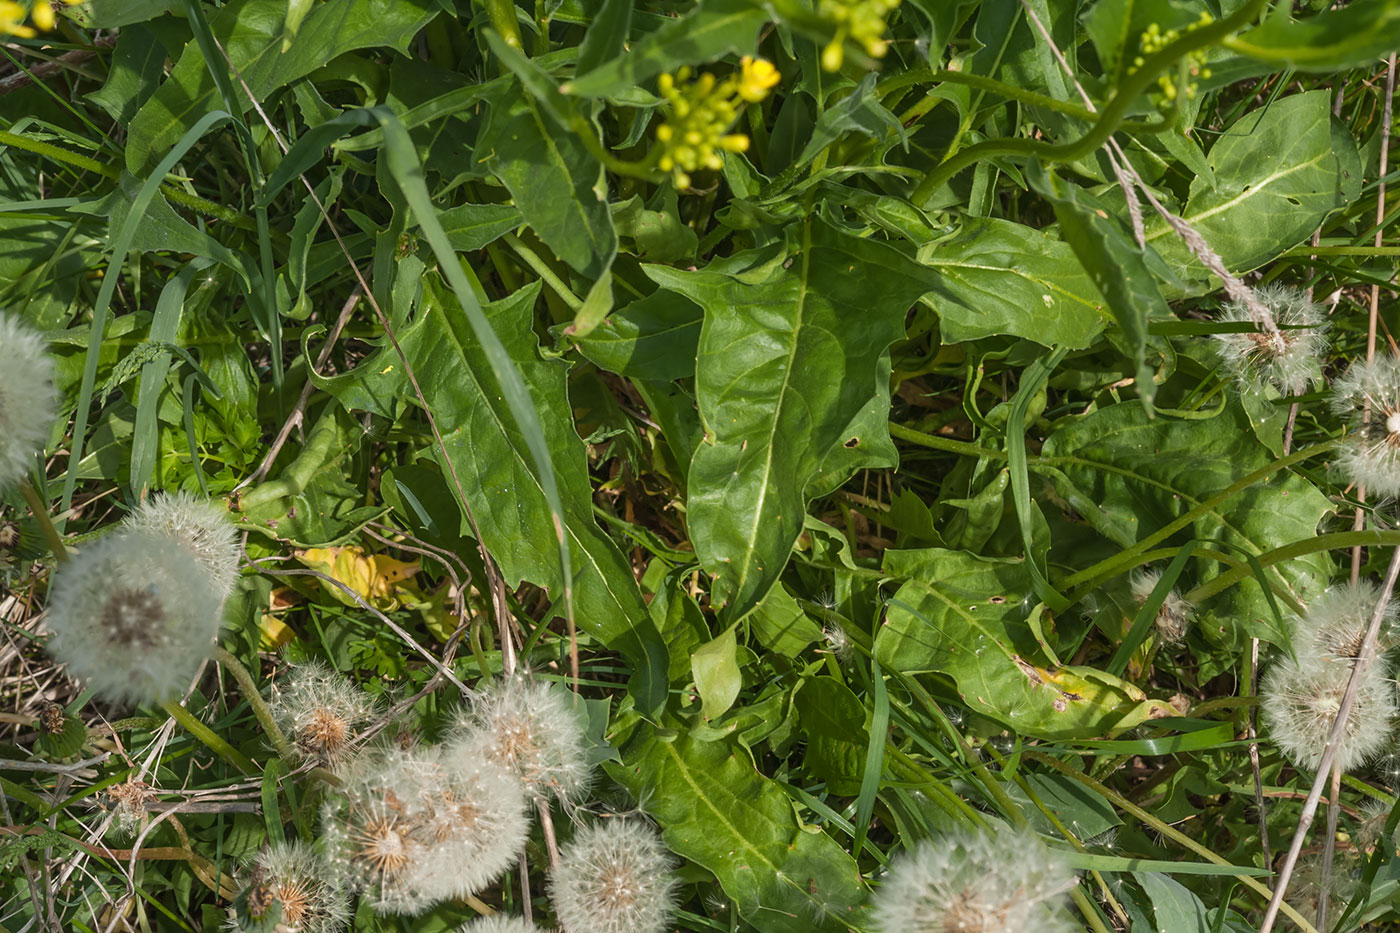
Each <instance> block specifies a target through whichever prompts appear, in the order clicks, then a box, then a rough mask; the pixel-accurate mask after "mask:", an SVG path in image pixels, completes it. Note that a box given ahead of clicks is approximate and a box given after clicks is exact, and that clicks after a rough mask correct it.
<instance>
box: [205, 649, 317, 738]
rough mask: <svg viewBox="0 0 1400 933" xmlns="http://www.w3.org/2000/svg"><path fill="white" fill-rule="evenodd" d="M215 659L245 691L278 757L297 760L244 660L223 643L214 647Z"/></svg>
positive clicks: (244, 694)
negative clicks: (239, 658)
mask: <svg viewBox="0 0 1400 933" xmlns="http://www.w3.org/2000/svg"><path fill="white" fill-rule="evenodd" d="M214 660H215V661H218V662H219V664H221V665H222V666H223V668H224V670H226V671H228V672H229V673H230V674H232V675H233V679H234V680H236V681H238V689H239V690H241V691H243V698H244V699H245V700H247V701H248V705H249V706H251V707H252V708H253V715H254V716H256V717H258V724H259V725H261V726H262V729H263V732H266V733H267V737H268V738H269V739H271V740H272V747H273V748H275V749H277V757H279V758H281V759H282V760H283V761H285V762H287V763H288V764H290V763H292V762H294V761H296V760H297V751H296V749H295V748H293V747H292V743H291V742H289V741H287V737H286V735H284V734H283V733H282V730H281V729H279V728H278V727H277V721H276V720H274V719H273V718H272V710H270V709H268V708H267V704H266V703H264V702H263V698H262V695H261V694H260V693H258V685H257V684H256V683H254V682H253V675H252V674H250V673H248V669H247V668H246V667H244V666H243V662H242V661H240V660H238V658H237V657H236V656H234V655H233V653H232V652H230V651H228V650H227V649H225V648H224V647H223V646H222V645H219V646H216V647H215V648H214Z"/></svg>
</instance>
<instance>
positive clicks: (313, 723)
mask: <svg viewBox="0 0 1400 933" xmlns="http://www.w3.org/2000/svg"><path fill="white" fill-rule="evenodd" d="M268 708H269V709H270V710H271V711H272V718H273V720H274V721H275V722H276V723H277V725H278V727H279V728H280V729H281V730H282V731H283V732H285V733H286V734H287V735H288V736H289V737H290V738H291V740H292V744H293V745H294V746H295V747H296V750H297V751H298V752H299V753H301V754H302V755H303V756H305V757H306V758H309V759H311V760H313V761H316V762H319V763H320V764H322V765H325V766H326V767H329V768H332V769H335V768H338V767H339V766H340V765H341V764H342V763H343V762H344V760H345V757H346V755H347V753H348V751H349V742H350V740H351V739H352V738H354V735H355V733H356V732H357V731H358V730H359V729H361V728H363V727H364V726H366V725H368V724H369V723H370V721H371V720H373V719H374V717H375V715H376V714H377V713H378V712H379V704H378V703H376V702H375V700H374V699H373V698H372V697H370V696H369V694H367V693H365V692H364V691H363V690H361V689H360V688H359V687H358V686H356V685H355V683H354V682H353V681H351V680H350V678H348V677H346V676H344V675H343V674H341V673H339V672H338V671H336V670H334V669H333V668H331V667H330V666H329V665H327V664H324V663H322V662H320V661H307V662H305V663H302V664H298V665H297V666H296V667H294V668H292V670H291V673H289V674H288V675H287V676H286V677H285V678H283V679H282V680H281V682H279V683H277V684H274V685H273V689H272V697H271V699H270V700H269V702H268Z"/></svg>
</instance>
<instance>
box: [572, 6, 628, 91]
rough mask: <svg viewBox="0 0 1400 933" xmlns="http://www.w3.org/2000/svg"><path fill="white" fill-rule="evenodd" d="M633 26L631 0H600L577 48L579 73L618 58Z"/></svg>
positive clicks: (622, 52) (587, 71) (621, 54)
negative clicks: (596, 10) (590, 23)
mask: <svg viewBox="0 0 1400 933" xmlns="http://www.w3.org/2000/svg"><path fill="white" fill-rule="evenodd" d="M631 27H632V0H602V3H601V6H600V8H599V10H598V12H597V14H596V15H595V16H594V17H593V23H592V25H590V26H589V27H588V32H587V33H586V34H585V35H584V37H583V41H582V42H580V43H579V48H578V73H579V74H580V75H586V74H588V73H589V72H590V71H592V70H593V69H595V68H597V67H599V66H600V65H604V64H607V63H608V62H610V61H614V60H616V59H618V58H621V57H622V56H623V54H624V50H625V49H626V48H627V31H628V30H629V29H630V28H631Z"/></svg>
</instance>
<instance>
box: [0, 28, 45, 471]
mask: <svg viewBox="0 0 1400 933" xmlns="http://www.w3.org/2000/svg"><path fill="white" fill-rule="evenodd" d="M3 17H4V11H3V4H0V35H3V34H4V19H3ZM53 372H54V370H53V360H52V359H50V358H49V355H48V344H47V342H46V341H45V340H44V338H43V337H41V336H39V335H38V334H37V333H35V332H34V331H33V330H30V328H29V327H28V326H27V325H25V324H23V323H21V322H20V320H19V318H17V317H14V316H11V315H7V314H3V313H0V490H3V489H4V488H5V487H6V486H10V485H12V484H14V483H17V482H19V481H20V480H22V479H23V478H24V474H25V473H26V472H28V470H29V465H30V464H31V463H32V462H33V461H34V454H35V452H36V451H39V450H42V449H43V447H44V444H45V443H47V442H48V439H49V429H50V428H52V427H53V423H54V418H55V411H56V409H57V404H58V399H57V396H56V394H55V392H54V388H53Z"/></svg>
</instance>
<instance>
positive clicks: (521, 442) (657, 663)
mask: <svg viewBox="0 0 1400 933" xmlns="http://www.w3.org/2000/svg"><path fill="white" fill-rule="evenodd" d="M423 286H424V291H423V298H422V303H421V305H420V306H419V309H418V312H417V316H416V317H415V318H414V319H413V321H412V322H411V323H409V325H408V326H407V327H404V328H401V329H400V330H399V331H398V332H397V334H396V336H397V337H398V342H399V346H400V347H401V348H402V350H403V352H404V354H405V356H406V357H407V358H408V361H409V364H410V365H411V366H412V367H413V370H414V374H415V375H416V376H417V378H418V380H419V383H420V384H421V385H423V386H432V387H433V391H432V393H431V394H430V395H429V398H430V399H431V400H432V405H433V410H432V413H433V417H434V418H435V419H436V421H437V426H438V429H439V430H440V431H441V432H442V438H443V444H444V446H445V447H446V449H447V453H448V455H449V457H450V458H451V461H452V464H453V466H455V468H456V475H457V478H458V479H459V480H460V481H461V484H462V491H463V494H464V496H465V499H466V501H465V503H463V505H465V506H468V507H470V508H471V510H472V511H473V513H474V514H475V516H476V520H477V526H478V527H479V528H480V530H481V535H482V540H483V542H484V543H485V545H486V548H487V550H488V551H490V553H491V556H492V557H494V558H495V559H496V561H497V563H499V564H500V567H501V573H502V574H503V575H504V576H505V578H506V584H507V585H508V586H510V587H516V586H518V585H519V583H520V581H522V580H528V581H530V582H532V583H535V584H537V585H539V586H542V587H544V588H546V589H548V590H549V591H550V592H551V593H552V594H554V595H556V596H558V595H559V594H561V593H562V590H563V588H562V577H561V573H560V568H559V557H558V549H557V544H556V538H555V533H554V520H553V518H552V517H551V514H550V509H549V505H548V502H547V501H546V497H545V493H544V490H543V488H542V487H541V483H540V480H539V478H538V477H537V476H536V473H535V470H534V469H533V468H532V463H533V461H532V459H531V456H530V453H529V450H528V447H527V444H526V441H525V438H524V435H523V434H522V432H521V430H520V428H519V427H518V426H517V425H516V422H515V419H514V418H513V417H512V416H511V414H510V411H509V409H508V408H507V405H506V403H505V402H504V401H503V399H502V393H501V389H500V386H499V384H498V382H497V380H496V378H495V376H494V374H493V372H494V371H493V369H492V366H491V364H490V361H489V360H488V359H487V357H486V354H485V352H484V350H483V349H482V345H481V341H480V340H478V339H477V337H476V336H475V332H474V331H473V330H472V328H471V327H470V325H469V324H468V323H467V320H466V318H465V317H464V316H463V315H462V314H461V313H460V312H459V311H458V310H457V308H456V304H455V302H454V301H452V299H451V298H450V296H448V295H447V294H446V293H445V292H444V290H443V289H442V287H441V285H440V284H439V280H438V279H437V278H436V277H429V278H426V279H424V280H423ZM539 289H540V284H539V283H538V282H535V283H532V284H531V285H528V286H526V287H525V288H523V289H521V290H520V291H518V292H516V293H515V294H514V295H512V296H511V297H510V298H507V299H505V300H503V301H499V302H495V303H493V304H489V305H486V306H485V308H484V310H485V313H486V318H487V321H488V322H489V323H490V325H491V327H492V329H493V330H494V331H495V332H496V333H497V334H498V335H500V338H501V341H502V343H503V344H504V345H505V348H506V350H507V352H508V353H509V354H510V359H511V360H512V361H513V362H514V364H515V366H516V367H517V368H518V369H519V371H520V374H521V376H522V377H523V378H524V381H525V385H526V387H527V388H528V390H529V393H530V397H531V399H532V400H533V402H534V405H535V410H536V413H537V416H538V418H539V421H540V426H541V428H542V429H543V432H544V439H545V442H546V444H547V445H548V449H549V456H550V460H551V462H552V464H553V467H554V474H555V476H556V477H557V480H558V483H559V493H560V499H561V504H562V506H563V518H564V524H565V527H566V529H567V533H568V541H569V547H570V552H571V553H572V554H573V555H574V561H573V574H574V581H573V582H574V592H575V600H576V607H577V613H578V625H579V628H580V629H581V630H582V631H584V632H586V633H588V634H590V635H593V636H594V637H596V638H598V639H599V640H600V641H602V642H603V643H604V644H606V645H608V646H609V647H612V648H615V649H617V650H620V651H622V652H623V653H624V654H626V655H627V656H628V657H629V658H630V659H631V661H632V662H633V664H634V665H635V667H636V670H637V673H638V676H640V677H643V678H645V679H648V684H649V686H648V687H647V691H646V694H645V696H644V697H642V698H639V700H638V702H639V705H641V704H642V703H643V701H645V702H648V703H650V702H653V701H655V699H656V698H655V697H654V696H652V695H651V694H652V692H653V691H655V690H657V689H659V690H661V691H664V690H665V685H666V664H667V661H666V646H665V645H664V644H663V643H662V642H661V638H660V635H659V634H658V633H657V631H656V628H655V626H654V625H653V624H652V621H651V618H650V617H649V615H648V613H647V609H646V605H645V603H643V601H642V595H641V591H640V590H639V589H638V588H637V583H636V580H635V578H634V577H633V576H632V569H631V567H630V566H628V564H627V560H626V558H624V557H623V555H622V553H621V552H620V551H619V550H618V549H617V546H616V545H615V544H613V542H612V540H611V539H610V538H608V537H607V536H606V535H604V534H603V532H602V531H601V530H599V528H598V526H597V524H596V523H595V522H594V520H593V505H592V493H593V490H592V487H591V485H590V483H589V478H588V469H587V463H586V460H585V449H584V445H583V441H581V440H580V439H579V436H578V434H577V433H576V432H575V430H574V425H573V421H572V419H571V418H570V408H569V401H568V393H567V389H566V387H565V377H566V374H567V366H566V365H565V364H564V363H563V362H562V361H559V360H548V361H547V360H544V359H541V358H540V348H539V345H538V344H537V342H536V339H535V336H534V332H533V331H532V330H531V329H530V319H531V309H532V307H533V305H534V303H535V301H536V299H537V298H538V297H539ZM340 385H341V386H343V387H345V388H346V389H347V390H348V389H349V387H351V386H360V388H358V389H356V391H357V392H368V391H372V393H373V394H374V395H375V396H377V397H378V398H381V399H392V398H395V397H397V396H401V395H407V394H408V393H409V392H410V391H411V390H410V389H409V387H408V385H407V382H406V381H405V380H404V377H403V374H402V363H401V362H400V360H399V357H398V354H397V353H396V352H394V350H393V349H392V348H391V347H388V346H386V347H384V348H382V349H380V350H379V351H377V352H376V353H374V354H373V355H371V356H370V357H369V358H367V359H366V360H365V361H364V363H362V364H361V365H360V367H358V368H357V369H356V370H354V378H351V379H348V380H346V381H345V382H344V383H341V384H340ZM366 385H368V386H371V387H372V388H371V389H365V388H363V387H364V386H366ZM332 391H338V390H337V389H336V388H333V389H332ZM342 397H343V398H347V399H349V398H355V397H363V396H350V395H348V394H346V395H342ZM442 467H443V471H444V475H446V476H448V477H449V479H450V477H451V471H450V470H449V469H448V466H447V464H445V463H444V464H442ZM449 484H450V485H451V483H450V482H449ZM454 489H455V486H454ZM463 527H464V528H465V522H464V524H463ZM556 608H557V609H558V610H559V611H562V603H561V604H560V606H558V607H556ZM662 696H663V697H664V693H663V694H662Z"/></svg>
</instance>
